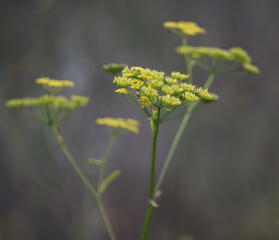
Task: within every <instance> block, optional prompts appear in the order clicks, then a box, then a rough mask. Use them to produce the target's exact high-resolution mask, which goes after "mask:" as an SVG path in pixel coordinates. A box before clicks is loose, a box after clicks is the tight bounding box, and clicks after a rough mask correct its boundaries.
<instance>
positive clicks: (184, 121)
mask: <svg viewBox="0 0 279 240" xmlns="http://www.w3.org/2000/svg"><path fill="white" fill-rule="evenodd" d="M214 78H215V75H214V74H212V73H210V74H209V76H208V79H207V81H206V83H205V84H204V88H209V87H210V86H211V84H212V82H213V80H214ZM197 105H198V102H195V103H192V104H191V105H190V106H189V107H188V109H187V111H186V113H185V115H184V118H183V119H182V122H181V124H180V126H179V128H178V130H177V133H176V135H175V137H174V140H173V142H172V145H171V148H170V150H169V152H168V155H167V158H166V160H165V162H164V165H163V167H162V170H161V172H160V174H159V178H158V181H157V183H156V186H155V188H154V194H156V192H157V191H159V189H160V187H161V185H162V182H163V180H164V178H165V175H166V172H167V170H168V168H169V165H170V163H171V160H172V157H173V154H174V152H175V150H176V148H177V145H178V143H179V141H180V139H181V136H182V134H183V132H184V130H185V128H186V126H187V124H188V121H189V119H190V117H191V114H192V112H193V111H194V110H195V108H196V106H197Z"/></svg>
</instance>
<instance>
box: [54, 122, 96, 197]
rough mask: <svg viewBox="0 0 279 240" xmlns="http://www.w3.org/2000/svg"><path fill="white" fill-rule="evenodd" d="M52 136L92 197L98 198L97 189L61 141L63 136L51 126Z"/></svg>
mask: <svg viewBox="0 0 279 240" xmlns="http://www.w3.org/2000/svg"><path fill="white" fill-rule="evenodd" d="M50 128H51V131H52V134H53V135H54V137H55V138H56V140H57V141H58V143H59V145H60V147H61V149H62V151H63V153H64V155H65V157H66V158H67V160H68V161H69V163H70V164H71V166H72V168H73V169H74V170H75V172H76V173H77V175H78V176H79V178H80V179H81V181H82V182H83V183H84V185H85V186H86V187H87V189H88V190H89V192H90V193H91V195H92V196H93V197H94V198H96V199H97V198H98V194H97V191H96V190H95V188H94V187H93V186H92V185H91V183H90V182H89V180H88V179H87V177H86V176H85V175H84V173H83V172H82V170H81V169H80V167H79V166H78V164H77V163H76V161H75V159H74V158H73V156H72V155H71V153H70V152H69V150H68V148H67V147H66V145H65V144H64V142H63V140H62V139H61V135H60V134H59V133H58V132H57V130H56V128H55V127H54V126H53V125H51V126H50Z"/></svg>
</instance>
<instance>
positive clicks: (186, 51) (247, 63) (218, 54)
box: [176, 46, 259, 74]
mask: <svg viewBox="0 0 279 240" xmlns="http://www.w3.org/2000/svg"><path fill="white" fill-rule="evenodd" d="M176 51H177V53H179V54H182V55H191V56H192V57H193V58H194V59H201V58H202V57H204V56H206V57H210V58H212V59H214V60H217V61H226V62H232V63H233V62H236V63H239V64H241V66H242V67H243V69H244V70H246V72H248V73H252V74H258V73H259V69H258V67H256V66H254V65H252V64H251V62H252V59H251V57H250V56H249V55H248V53H247V52H246V51H244V50H243V49H242V48H240V47H234V48H231V49H229V50H224V49H221V48H215V47H193V46H182V47H178V48H177V49H176Z"/></svg>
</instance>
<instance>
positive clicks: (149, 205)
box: [141, 108, 161, 240]
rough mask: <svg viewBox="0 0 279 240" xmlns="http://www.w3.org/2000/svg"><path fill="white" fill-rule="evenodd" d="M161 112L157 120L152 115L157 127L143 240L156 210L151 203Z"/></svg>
mask: <svg viewBox="0 0 279 240" xmlns="http://www.w3.org/2000/svg"><path fill="white" fill-rule="evenodd" d="M160 110H161V109H160V108H158V112H157V117H156V119H155V118H154V114H152V119H151V121H153V123H155V126H154V124H152V125H153V128H154V127H155V129H152V132H153V141H152V155H151V165H150V183H149V199H148V207H147V211H146V216H145V222H144V227H143V232H142V236H141V240H145V239H146V238H147V235H148V230H149V226H150V220H151V216H152V213H153V208H154V207H153V206H152V204H151V202H150V201H151V200H152V199H153V197H154V182H155V181H154V180H155V163H156V147H157V135H158V130H159V124H160Z"/></svg>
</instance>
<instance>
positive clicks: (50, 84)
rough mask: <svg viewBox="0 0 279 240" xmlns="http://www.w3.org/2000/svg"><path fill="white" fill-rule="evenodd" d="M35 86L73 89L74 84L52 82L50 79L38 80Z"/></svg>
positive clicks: (66, 81) (60, 81)
mask: <svg viewBox="0 0 279 240" xmlns="http://www.w3.org/2000/svg"><path fill="white" fill-rule="evenodd" d="M36 82H37V84H42V85H44V86H47V87H51V88H62V87H74V83H73V82H71V81H68V80H54V79H50V78H38V79H37V81H36Z"/></svg>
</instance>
